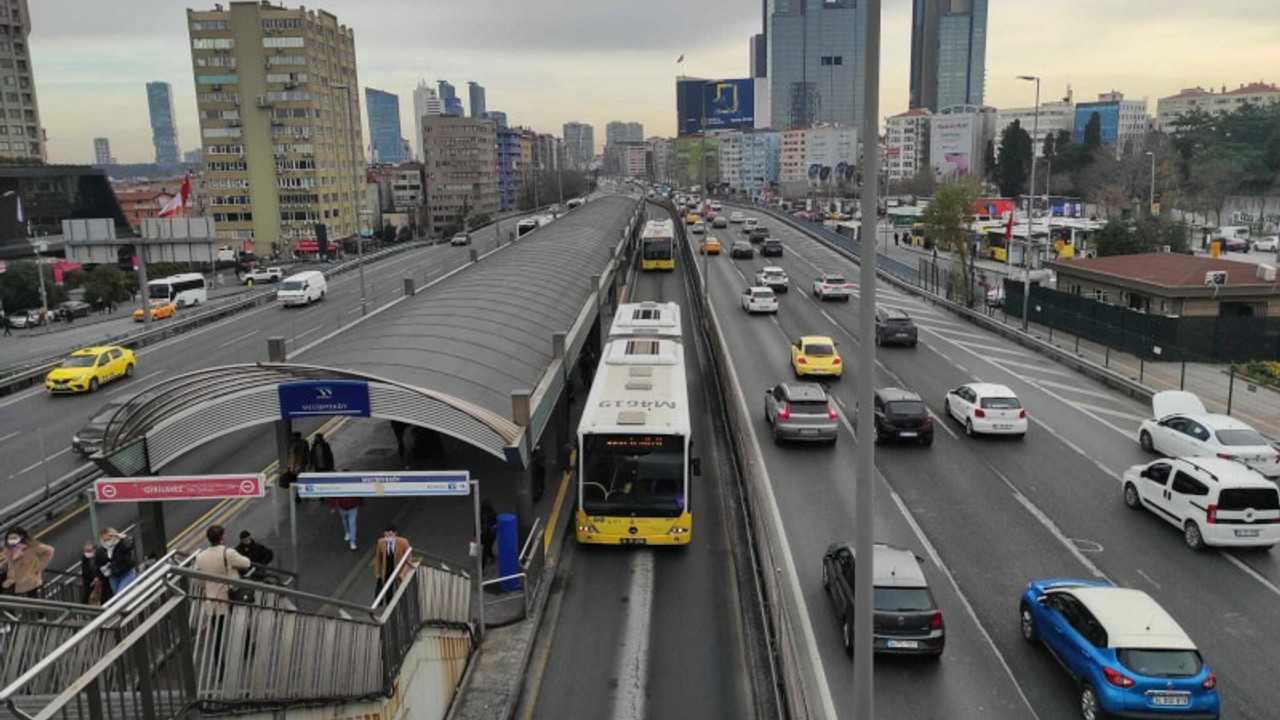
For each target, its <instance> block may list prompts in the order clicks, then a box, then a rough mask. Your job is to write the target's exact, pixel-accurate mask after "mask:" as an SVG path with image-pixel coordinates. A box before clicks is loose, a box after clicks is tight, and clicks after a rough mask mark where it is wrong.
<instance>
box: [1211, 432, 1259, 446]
mask: <svg viewBox="0 0 1280 720" xmlns="http://www.w3.org/2000/svg"><path fill="white" fill-rule="evenodd" d="M1214 434H1215V435H1217V436H1218V442H1220V443H1222V444H1223V445H1266V444H1267V439H1266V438H1264V437H1262V435H1260V434H1258V431H1257V430H1254V429H1253V428H1235V429H1232V430H1219V431H1218V432H1216V433H1214Z"/></svg>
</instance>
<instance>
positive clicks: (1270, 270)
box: [1258, 265, 1276, 282]
mask: <svg viewBox="0 0 1280 720" xmlns="http://www.w3.org/2000/svg"><path fill="white" fill-rule="evenodd" d="M1258 278H1259V279H1261V280H1265V281H1267V282H1275V281H1276V266H1275V265H1259V266H1258Z"/></svg>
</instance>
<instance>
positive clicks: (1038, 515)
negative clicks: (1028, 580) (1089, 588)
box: [985, 463, 1110, 581]
mask: <svg viewBox="0 0 1280 720" xmlns="http://www.w3.org/2000/svg"><path fill="white" fill-rule="evenodd" d="M985 464H986V466H987V469H989V470H990V471H991V473H992V474H993V475H995V476H996V477H998V478H1000V482H1003V483H1004V484H1005V486H1006V487H1008V488H1009V492H1011V493H1013V498H1014V499H1015V500H1017V501H1018V502H1019V503H1021V504H1022V507H1024V508H1026V509H1027V512H1029V513H1031V517H1033V518H1035V519H1036V520H1037V521H1039V523H1040V524H1041V525H1042V526H1043V527H1044V529H1045V530H1048V531H1049V534H1050V535H1052V536H1053V538H1054V539H1055V540H1057V541H1058V543H1059V544H1061V545H1062V546H1063V547H1065V548H1066V549H1067V551H1068V552H1070V553H1071V554H1072V555H1074V556H1075V558H1076V560H1079V561H1080V564H1081V565H1083V566H1085V568H1087V569H1088V570H1089V572H1091V573H1093V575H1094V577H1097V578H1099V579H1102V580H1107V581H1110V579H1109V578H1108V577H1107V574H1106V573H1104V572H1102V569H1101V568H1099V567H1098V566H1097V565H1095V564H1093V561H1092V560H1090V559H1089V558H1088V557H1086V556H1085V554H1084V553H1083V552H1081V551H1080V548H1079V547H1078V546H1077V545H1076V544H1075V543H1074V542H1072V540H1071V538H1069V537H1067V535H1066V533H1064V532H1062V529H1061V528H1059V527H1058V524H1057V523H1055V522H1054V521H1053V520H1052V519H1051V518H1050V517H1049V516H1048V515H1046V514H1045V512H1044V511H1043V510H1041V509H1040V508H1039V507H1038V506H1037V505H1036V504H1035V503H1034V502H1032V501H1031V498H1028V497H1027V496H1026V495H1023V494H1022V491H1021V490H1019V489H1018V487H1017V486H1016V485H1014V484H1013V481H1011V480H1009V478H1008V476H1006V475H1005V474H1004V473H1002V472H1000V470H999V469H998V468H996V466H994V465H992V464H991V463H985Z"/></svg>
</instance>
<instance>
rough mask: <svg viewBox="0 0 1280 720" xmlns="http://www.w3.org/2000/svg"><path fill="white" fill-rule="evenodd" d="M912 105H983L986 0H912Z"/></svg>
mask: <svg viewBox="0 0 1280 720" xmlns="http://www.w3.org/2000/svg"><path fill="white" fill-rule="evenodd" d="M913 2H914V4H913V11H912V17H911V107H913V108H927V109H929V110H934V111H937V110H941V109H942V108H946V107H952V106H954V105H982V104H983V95H984V92H985V90H986V79H987V0H913Z"/></svg>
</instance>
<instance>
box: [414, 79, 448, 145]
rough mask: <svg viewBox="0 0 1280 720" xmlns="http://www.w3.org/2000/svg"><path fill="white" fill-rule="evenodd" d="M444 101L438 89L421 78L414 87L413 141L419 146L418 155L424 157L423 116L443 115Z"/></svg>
mask: <svg viewBox="0 0 1280 720" xmlns="http://www.w3.org/2000/svg"><path fill="white" fill-rule="evenodd" d="M443 114H444V103H442V102H440V95H439V93H437V92H436V89H435V88H433V87H431V86H430V85H428V84H427V81H426V80H419V81H418V86H417V87H416V88H414V89H413V142H414V144H415V146H416V147H417V148H418V153H417V157H418V158H419V159H421V158H422V117H423V116H424V115H443Z"/></svg>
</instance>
